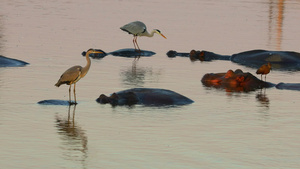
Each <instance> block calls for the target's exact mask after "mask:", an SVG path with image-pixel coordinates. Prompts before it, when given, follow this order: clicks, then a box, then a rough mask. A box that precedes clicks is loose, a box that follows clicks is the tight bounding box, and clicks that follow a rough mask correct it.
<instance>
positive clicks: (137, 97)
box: [96, 88, 194, 106]
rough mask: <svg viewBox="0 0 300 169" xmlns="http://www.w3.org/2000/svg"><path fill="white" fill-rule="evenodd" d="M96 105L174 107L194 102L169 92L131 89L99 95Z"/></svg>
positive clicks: (152, 89)
mask: <svg viewBox="0 0 300 169" xmlns="http://www.w3.org/2000/svg"><path fill="white" fill-rule="evenodd" d="M96 101H97V102H98V103H101V104H106V103H110V104H111V105H114V106H115V105H129V106H131V105H135V104H141V105H147V106H176V105H186V104H191V103H193V102H194V101H193V100H191V99H189V98H187V97H185V96H183V95H181V94H178V93H176V92H173V91H171V90H165V89H154V88H133V89H128V90H123V91H120V92H117V93H113V94H112V95H111V96H109V97H107V96H105V95H104V94H101V95H100V96H99V98H98V99H97V100H96Z"/></svg>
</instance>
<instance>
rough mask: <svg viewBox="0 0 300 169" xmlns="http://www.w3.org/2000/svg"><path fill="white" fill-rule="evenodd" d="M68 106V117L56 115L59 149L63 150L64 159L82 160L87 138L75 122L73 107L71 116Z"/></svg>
mask: <svg viewBox="0 0 300 169" xmlns="http://www.w3.org/2000/svg"><path fill="white" fill-rule="evenodd" d="M71 107H72V106H69V108H68V118H67V119H66V118H62V117H59V116H58V115H57V116H56V127H57V129H58V134H59V135H60V139H61V140H62V146H61V149H62V150H63V157H64V158H65V159H66V160H70V161H78V162H81V163H82V162H84V161H85V159H86V158H87V150H88V148H87V143H88V139H87V136H86V135H85V131H84V130H83V129H82V128H81V127H79V126H78V124H77V123H75V109H76V105H74V106H73V115H72V118H71V114H70V110H71Z"/></svg>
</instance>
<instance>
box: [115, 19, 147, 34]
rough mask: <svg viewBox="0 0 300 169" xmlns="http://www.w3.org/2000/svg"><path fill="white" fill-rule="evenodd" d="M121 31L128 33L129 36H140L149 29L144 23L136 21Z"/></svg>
mask: <svg viewBox="0 0 300 169" xmlns="http://www.w3.org/2000/svg"><path fill="white" fill-rule="evenodd" d="M120 29H122V30H123V31H125V32H128V33H129V34H133V35H140V34H141V33H144V32H145V31H146V30H147V27H146V25H145V24H144V23H143V22H140V21H135V22H131V23H129V24H126V25H124V26H122V27H121V28H120Z"/></svg>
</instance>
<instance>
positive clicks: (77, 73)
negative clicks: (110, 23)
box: [55, 49, 102, 105]
mask: <svg viewBox="0 0 300 169" xmlns="http://www.w3.org/2000/svg"><path fill="white" fill-rule="evenodd" d="M91 53H102V52H101V51H96V50H94V49H89V50H88V51H87V52H86V54H85V57H86V61H87V64H86V66H85V67H81V66H79V65H77V66H73V67H71V68H69V69H68V70H66V71H65V72H64V73H63V74H62V75H61V76H60V78H59V80H58V81H57V83H56V84H55V86H57V87H59V86H60V85H62V84H67V85H70V87H69V103H70V105H71V104H73V103H72V102H71V86H72V84H74V99H75V102H74V104H77V102H76V93H75V87H76V82H78V81H79V80H80V79H81V78H83V77H84V76H85V75H86V74H87V72H88V71H89V69H90V66H91V59H90V58H89V55H90V54H91Z"/></svg>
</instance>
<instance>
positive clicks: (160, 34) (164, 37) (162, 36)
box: [159, 33, 167, 39]
mask: <svg viewBox="0 0 300 169" xmlns="http://www.w3.org/2000/svg"><path fill="white" fill-rule="evenodd" d="M159 34H160V35H161V36H162V37H164V38H165V39H167V37H165V35H163V34H161V33H159Z"/></svg>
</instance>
